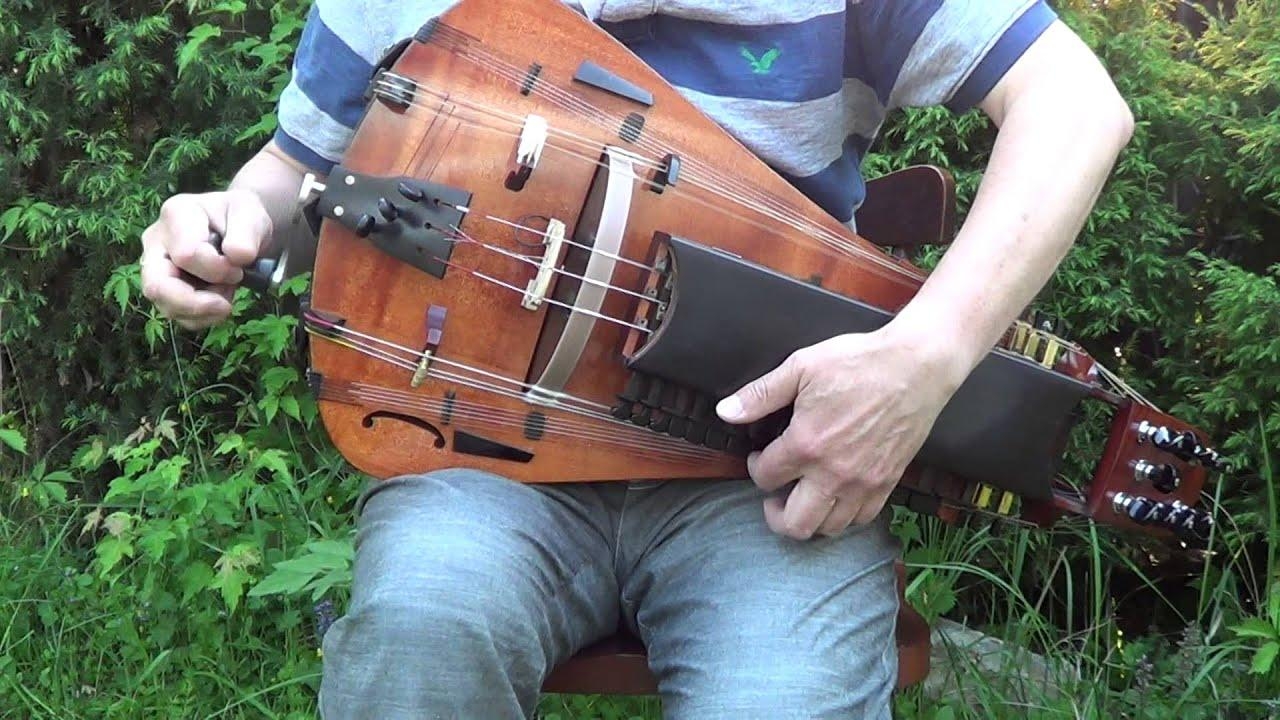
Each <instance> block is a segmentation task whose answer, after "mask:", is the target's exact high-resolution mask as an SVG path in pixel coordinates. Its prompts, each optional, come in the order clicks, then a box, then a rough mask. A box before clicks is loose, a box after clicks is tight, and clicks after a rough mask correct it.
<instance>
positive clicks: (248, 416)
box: [0, 0, 1280, 720]
mask: <svg viewBox="0 0 1280 720" xmlns="http://www.w3.org/2000/svg"><path fill="white" fill-rule="evenodd" d="M1056 6H1057V7H1058V8H1060V9H1061V10H1062V11H1063V12H1064V13H1065V14H1066V17H1067V18H1068V19H1069V21H1070V23H1071V24H1072V25H1073V26H1074V27H1076V28H1077V29H1078V30H1079V31H1080V32H1081V34H1082V35H1083V36H1084V37H1085V39H1086V40H1087V41H1088V42H1089V43H1090V44H1091V45H1092V46H1093V47H1094V48H1096V49H1097V51H1098V52H1099V53H1100V54H1101V56H1102V57H1103V58H1104V61H1105V62H1106V64H1107V66H1108V67H1109V68H1110V69H1111V70H1112V71H1113V73H1114V75H1115V76H1116V79H1117V82H1118V84H1119V85H1120V87H1121V89H1122V90H1123V92H1124V94H1125V95H1126V97H1127V98H1128V99H1129V100H1130V103H1131V105H1132V107H1133V109H1134V111H1135V114H1136V115H1137V118H1138V121H1139V126H1138V129H1137V133H1136V136H1135V138H1134V141H1133V142H1132V143H1131V145H1130V147H1129V148H1128V149H1127V151H1126V152H1125V154H1124V156H1123V158H1122V160H1121V162H1120V164H1119V167H1118V169H1117V171H1116V173H1115V176H1114V179H1113V180H1112V182H1111V183H1110V185H1109V187H1108V190H1107V192H1106V194H1105V195H1104V196H1103V197H1102V199H1101V200H1100V202H1099V205H1098V208H1097V211H1096V212H1095V213H1094V215H1093V217H1092V219H1091V221H1090V223H1089V226H1088V228H1087V230H1086V232H1085V233H1084V236H1083V237H1082V239H1081V241H1080V243H1079V245H1078V247H1077V248H1076V249H1075V251H1074V252H1073V253H1072V254H1071V256H1070V258H1069V260H1068V261H1067V262H1066V264H1065V265H1064V267H1063V268H1062V270H1061V271H1060V272H1059V273H1058V275H1057V277H1056V279H1055V280H1054V282H1053V284H1052V286H1051V287H1050V288H1049V289H1048V290H1047V291H1046V292H1045V293H1044V295H1043V296H1042V302H1043V305H1044V307H1045V308H1046V309H1048V310H1050V311H1052V312H1054V313H1055V314H1057V315H1059V316H1061V317H1062V318H1064V319H1065V320H1066V321H1067V322H1069V323H1070V325H1071V326H1072V328H1073V332H1072V336H1073V337H1074V338H1075V339H1077V340H1079V341H1081V342H1082V343H1083V344H1085V345H1086V347H1088V348H1089V349H1090V351H1091V352H1092V353H1093V354H1094V355H1095V356H1098V357H1100V358H1106V359H1108V360H1109V361H1110V364H1111V365H1112V366H1113V368H1114V369H1116V370H1118V371H1119V372H1121V374H1122V375H1124V376H1125V377H1126V378H1128V379H1130V380H1131V381H1132V382H1133V383H1134V384H1135V385H1136V386H1137V387H1138V388H1139V389H1140V390H1141V391H1142V392H1143V393H1144V394H1146V395H1147V396H1148V397H1150V398H1151V399H1152V400H1153V401H1155V402H1156V403H1157V404H1160V405H1161V406H1163V407H1166V408H1171V409H1173V410H1174V411H1175V412H1176V413H1178V414H1180V415H1183V416H1185V417H1187V418H1189V419H1192V420H1194V421H1196V422H1198V423H1199V424H1201V425H1202V426H1203V427H1206V428H1209V429H1211V430H1212V432H1213V435H1214V436H1215V437H1217V438H1220V439H1222V440H1224V441H1225V446H1226V449H1227V450H1228V452H1229V453H1230V455H1231V456H1232V458H1233V460H1234V462H1235V467H1234V468H1233V470H1232V472H1230V473H1228V474H1227V475H1225V476H1224V477H1223V478H1222V480H1221V482H1219V483H1215V484H1214V485H1213V487H1211V488H1210V489H1209V494H1210V495H1211V497H1209V498H1207V501H1209V502H1212V503H1214V504H1216V505H1217V506H1218V508H1219V509H1220V519H1221V523H1220V526H1219V531H1218V533H1217V534H1216V536H1215V537H1214V539H1213V541H1212V544H1211V546H1210V548H1209V552H1207V553H1202V554H1191V555H1189V554H1186V553H1178V552H1168V551H1166V550H1162V549H1160V548H1155V547H1147V546H1139V545H1137V544H1135V543H1134V542H1132V541H1131V540H1127V539H1124V538H1117V537H1114V536H1112V535H1111V534H1110V533H1109V532H1107V531H1105V530H1091V529H1088V528H1084V529H1080V528H1071V529H1063V530H1058V531H1054V532H1044V531H1025V530H1022V529H1019V528H1014V527H1006V526H994V527H993V526H986V525H982V524H977V525H973V526H967V527H965V526H962V527H949V526H943V525H941V524H939V523H936V522H934V521H931V520H926V519H923V518H920V517H917V516H907V515H903V516H900V518H899V522H898V524H897V527H898V530H899V533H900V534H901V536H902V537H903V538H904V540H906V542H907V545H906V547H907V559H908V561H909V563H910V567H911V581H912V584H911V591H910V600H911V602H912V603H913V604H914V605H915V606H916V607H918V608H920V609H921V610H922V611H923V612H925V613H926V614H927V615H928V617H929V618H930V619H931V620H933V619H937V618H941V617H947V618H952V619H956V620H960V621H962V622H965V623H966V624H968V625H970V626H974V627H979V628H982V629H984V630H987V631H989V632H991V633H992V634H993V635H995V636H997V637H1001V638H1005V639H1008V640H1009V641H1011V643H1012V644H1016V645H1024V646H1028V647H1031V648H1033V649H1035V650H1036V651H1038V652H1042V653H1045V654H1046V655H1047V656H1048V657H1049V658H1050V659H1051V660H1053V661H1054V662H1055V665H1054V667H1055V668H1056V669H1055V670H1054V672H1053V677H1052V680H1053V682H1052V683H1049V684H1048V686H1045V685H1044V684H1030V685H1029V684H1027V683H1018V682H1014V681H1012V680H1010V679H1009V678H1011V677H1012V674H1011V673H1008V672H999V671H991V670H984V669H982V668H978V667H973V668H963V669H962V670H961V676H962V677H961V683H962V685H963V686H964V688H965V692H964V693H951V694H949V695H948V696H947V697H944V698H942V699H933V698H929V697H926V696H925V695H924V694H923V692H922V691H921V690H920V689H913V690H911V691H908V692H905V693H903V694H901V695H900V696H899V698H898V701H897V704H898V710H899V712H900V714H901V715H902V716H903V717H911V718H915V717H918V718H937V719H939V720H941V719H944V718H955V717H1006V716H1007V717H1024V716H1033V717H1107V718H1167V717H1180V718H1188V719H1190V718H1215V717H1225V718H1277V717H1280V703H1277V701H1276V698H1277V697H1280V660H1277V658H1276V656H1277V652H1278V651H1280V563H1277V550H1278V549H1280V517H1278V511H1277V493H1278V492H1280V491H1278V489H1277V485H1276V482H1275V476H1274V474H1273V471H1272V464H1271V463H1272V460H1271V458H1270V457H1269V455H1268V451H1269V450H1272V449H1274V448H1275V447H1276V445H1277V442H1276V439H1277V437H1280V289H1278V288H1277V284H1276V281H1277V277H1278V276H1280V244H1278V243H1277V240H1280V237H1278V236H1280V209H1278V208H1280V160H1278V159H1277V157H1278V156H1280V4H1278V3H1277V1H1276V0H1255V1H1253V2H1245V1H1244V0H1241V2H1239V4H1238V7H1236V8H1235V9H1234V11H1233V12H1229V13H1227V14H1226V17H1224V18H1219V17H1215V16H1213V15H1212V14H1209V15H1203V16H1202V14H1201V13H1199V12H1197V11H1195V8H1194V6H1192V5H1190V4H1187V3H1174V2H1152V1H1148V2H1123V1H1122V2H1105V3H1103V2H1083V1H1078V2H1065V1H1064V2H1060V3H1057V4H1056ZM306 7H307V3H306V2H305V0H278V1H274V2H273V1H272V0H226V1H223V2H215V1H214V0H186V1H185V2H170V3H164V4H157V3H148V2H140V1H135V0H86V1H85V2H67V1H66V0H50V1H49V2H39V3H37V2H35V1H34V0H6V2H5V3H4V5H3V8H0V118H2V119H3V130H2V131H0V132H2V133H3V135H2V137H3V142H0V568H2V569H3V571H2V572H0V718H9V717H13V718H59V719H63V718H98V717H106V718H137V717H183V718H248V717H253V718H258V717H268V718H301V717H309V716H312V715H313V714H314V697H315V689H316V686H317V682H318V678H319V670H320V663H321V659H320V657H319V656H318V652H317V649H316V648H317V638H318V635H319V633H320V632H322V631H323V629H324V626H325V624H326V622H327V621H328V619H329V618H331V617H332V615H333V614H334V613H340V612H341V610H342V606H343V602H344V600H345V592H346V587H347V584H348V581H349V570H348V568H349V562H350V556H351V549H350V539H351V536H350V530H351V522H350V515H349V513H350V509H351V505H352V501H353V499H354V497H355V495H356V493H357V492H358V490H359V488H360V486H361V480H360V478H359V477H356V476H355V475H353V474H352V473H350V472H348V470H347V469H346V468H345V467H344V466H343V464H342V462H341V459H340V458H339V457H338V456H337V455H336V454H335V453H334V452H333V450H332V449H331V448H330V447H329V446H328V444H327V440H326V438H325V435H324V432H323V429H322V428H321V427H320V426H319V424H318V423H317V422H316V413H315V407H314V404H313V403H312V401H311V399H310V397H309V395H308V393H307V391H306V389H305V387H304V386H303V384H302V383H301V382H300V378H299V374H298V372H297V370H296V368H297V367H298V366H299V365H300V358H299V357H298V351H297V348H296V346H295V345H294V342H293V336H294V321H293V319H292V318H291V317H289V316H288V315H287V313H285V314H277V312H276V311H277V310H279V308H276V307H269V306H266V305H264V304H262V303H255V302H254V301H253V300H251V299H250V298H247V297H242V298H240V301H239V303H238V306H237V318H236V322H233V323H229V324H226V325H224V326H222V327H219V328H217V329H215V330H214V331H212V332H209V333H206V334H192V333H186V332H181V331H178V330H177V329H176V327H175V326H171V325H170V324H169V323H167V322H166V321H164V320H162V319H160V318H158V317H156V316H155V315H154V314H153V312H152V310H151V308H150V306H149V303H147V302H146V301H145V299H144V298H142V296H141V293H140V290H139V287H138V278H137V268H136V265H135V261H136V258H137V255H138V250H139V245H138V237H139V234H140V232H141V230H142V228H143V227H145V226H146V225H147V224H148V223H149V222H150V220H151V219H152V218H153V217H154V216H155V214H156V212H157V209H158V207H159V204H160V202H161V201H162V200H163V199H164V198H165V197H167V196H168V195H170V194H172V193H174V192H177V191H180V190H203V189H207V188H210V187H217V186H220V185H222V184H224V183H225V182H226V181H227V180H228V179H229V178H230V176H231V174H232V173H233V172H234V170H235V169H236V168H237V167H238V166H239V164H240V163H241V162H242V161H243V160H244V159H245V158H247V157H248V156H249V155H250V154H251V153H252V152H253V151H254V150H255V149H256V148H257V147H258V146H259V145H260V144H261V143H262V142H264V141H265V140H266V139H267V138H268V137H269V135H270V133H271V131H272V130H273V128H274V125H273V117H272V107H273V105H272V104H273V100H274V98H275V97H276V95H277V94H278V93H279V91H280V90H281V89H282V87H283V84H284V82H285V81H286V79H287V72H288V61H289V59H290V57H291V52H292V49H293V46H294V44H295V43H296V41H297V38H298V35H299V31H300V29H301V19H302V17H303V15H304V13H305V10H306ZM1079 111H1080V112H1081V113H1086V112H1088V111H1089V109H1088V108H1080V110H1079ZM991 138H992V129H991V128H990V127H989V125H988V123H986V122H985V121H984V120H983V119H982V118H981V117H979V116H978V115H976V114H969V115H965V116H963V117H958V118H956V117H951V116H948V115H947V114H945V113H943V112H938V111H916V112H911V113H906V114H902V115H899V116H897V117H895V118H894V119H893V120H892V122H891V127H890V128H889V129H888V131H887V133H886V136H885V138H884V139H883V141H882V142H881V143H879V144H878V146H877V148H876V149H875V151H876V155H875V156H874V157H873V158H871V160H870V162H869V168H870V169H871V171H872V172H873V173H880V172H884V171H887V170H889V169H892V168H896V167H901V166H904V165H906V164H910V163H914V162H932V163H936V164H940V165H944V166H947V167H950V168H952V169H953V171H954V172H955V173H956V175H957V177H958V178H959V180H960V185H961V195H962V202H964V201H965V200H966V199H967V198H969V197H971V195H972V192H973V189H974V187H975V184H976V182H977V179H978V174H979V172H980V171H981V168H982V167H983V165H984V162H985V160H986V152H987V149H988V148H989V146H990V140H991ZM292 289H293V290H294V291H297V290H298V289H299V287H298V286H296V285H295V286H294V287H293V288H292ZM1087 470H1088V468H1081V469H1080V471H1081V472H1086V471H1087ZM1005 657H1006V659H1012V658H1013V656H1012V655H1009V656H1005ZM999 659H1000V657H997V660H999ZM1012 662H1014V663H1018V661H1017V660H1016V659H1012ZM544 708H545V713H546V714H547V716H548V717H559V718H564V719H568V718H587V717H604V718H617V717H657V713H658V708H657V703H656V701H653V700H644V701H634V700H622V699H614V698H564V697H551V698H547V700H546V701H545V703H544Z"/></svg>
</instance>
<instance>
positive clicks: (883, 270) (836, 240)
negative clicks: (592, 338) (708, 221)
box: [379, 80, 923, 281]
mask: <svg viewBox="0 0 1280 720" xmlns="http://www.w3.org/2000/svg"><path fill="white" fill-rule="evenodd" d="M396 87H397V86H396V85H395V84H393V83H391V82H390V81H387V80H380V81H379V88H380V89H387V90H390V89H394V88H396ZM418 89H419V90H420V91H421V92H422V93H423V94H426V95H431V96H434V97H437V98H440V100H441V101H442V102H444V101H447V102H448V103H449V104H451V105H454V106H457V107H459V108H464V109H467V110H472V111H475V112H476V113H479V114H480V115H481V117H492V118H497V119H500V120H505V121H507V122H509V123H510V124H511V125H512V126H513V128H514V129H511V130H507V129H503V128H501V127H497V126H495V125H493V124H490V123H488V122H485V121H483V120H476V119H472V118H470V117H463V116H459V115H451V116H450V117H451V118H453V119H455V120H457V121H458V122H459V123H461V124H463V125H466V126H468V127H473V128H477V129H481V130H486V131H491V132H495V133H498V134H501V135H505V136H507V137H511V138H517V139H518V138H519V137H520V130H519V129H520V128H522V127H523V123H524V118H522V117H520V116H518V115H513V114H511V113H507V112H504V111H502V110H498V109H495V108H492V107H489V106H487V105H484V104H482V103H474V102H471V101H468V100H464V99H459V98H456V97H451V96H449V95H448V94H447V93H445V92H442V91H436V90H432V89H431V88H428V87H426V86H424V85H418ZM407 104H408V105H409V106H410V107H413V108H417V109H423V110H427V111H431V112H438V111H439V109H440V108H439V107H437V106H434V105H428V104H426V103H423V102H419V101H416V100H415V101H412V102H408V103H407ZM548 134H549V135H551V136H554V137H558V138H561V139H562V140H565V141H567V143H566V145H558V144H555V143H548V145H547V146H546V147H548V148H551V149H554V150H556V151H559V152H561V153H562V154H564V155H566V156H568V157H570V158H573V159H575V160H578V161H581V162H585V163H587V164H590V165H594V166H596V167H603V168H607V167H608V165H607V163H605V162H603V161H601V160H600V159H599V157H598V155H587V154H584V153H580V152H575V151H574V150H572V149H570V147H569V146H577V147H579V148H583V150H584V152H595V151H598V149H599V147H600V146H599V143H598V142H595V141H592V140H590V139H589V138H586V137H583V136H581V135H577V134H575V133H572V132H568V131H563V130H551V129H549V130H548ZM635 157H636V160H638V161H639V164H640V165H641V166H643V167H646V168H648V169H650V170H661V169H664V168H665V166H664V165H662V164H661V163H657V162H654V161H651V160H646V159H644V158H640V157H639V156H635ZM633 179H634V180H636V181H638V182H640V183H642V184H644V185H647V186H651V187H656V186H657V185H658V183H656V182H655V181H653V180H651V179H647V178H644V177H640V176H634V175H633ZM686 179H687V173H686ZM688 184H690V185H693V186H694V187H697V188H699V189H701V190H705V191H707V192H708V193H710V194H712V195H714V196H716V197H719V198H721V199H724V200H727V201H728V202H730V203H733V204H737V205H743V206H745V207H747V208H748V209H751V210H755V211H756V212H758V213H759V214H761V215H763V216H765V217H767V218H769V219H772V220H775V221H777V222H779V223H782V224H784V225H787V226H789V227H792V228H794V229H796V230H799V231H800V232H803V233H805V234H806V235H807V236H809V237H811V238H812V239H814V240H817V241H818V242H820V243H822V244H823V245H825V246H827V247H829V248H831V249H832V250H834V251H836V252H839V253H841V254H843V255H853V256H859V257H862V258H864V259H866V260H868V261H869V262H870V263H871V265H870V266H869V267H865V269H866V270H867V271H868V272H870V273H872V274H874V275H877V276H879V277H881V278H884V279H887V280H891V281H896V280H900V279H903V278H907V277H914V276H916V275H918V271H915V270H911V269H908V268H906V267H905V266H904V265H902V264H901V263H899V262H898V261H896V260H895V259H893V258H891V257H890V256H889V255H887V254H884V253H881V252H879V251H876V250H871V249H867V248H863V247H861V246H859V245H857V244H856V243H854V242H852V241H849V240H847V239H845V238H841V237H839V236H838V235H834V234H832V233H830V232H828V231H827V230H826V229H825V228H822V227H820V226H816V225H812V224H811V223H807V221H804V219H803V218H801V216H799V215H795V217H796V218H800V220H796V219H792V218H791V217H787V216H784V215H781V214H779V213H778V212H777V211H775V210H772V209H771V208H769V207H759V206H751V205H748V204H746V203H744V202H743V201H742V199H741V198H739V197H735V196H732V195H730V194H728V193H727V192H726V191H724V190H722V189H720V188H718V187H716V186H714V185H708V184H705V183H699V182H697V181H696V180H689V182H688ZM683 188H684V183H681V184H677V185H675V186H670V187H668V188H667V191H668V192H671V193H673V194H677V195H680V196H682V197H683V198H685V199H686V200H688V201H690V202H694V203H697V204H698V205H701V206H703V207H705V208H707V209H709V210H711V211H713V212H727V211H726V210H725V208H723V207H720V206H719V205H717V204H715V203H713V202H709V201H707V200H705V199H703V198H700V197H697V196H695V195H693V194H691V193H689V192H687V191H685V190H684V189H683ZM792 212H793V213H794V211H792ZM734 217H735V218H737V219H739V220H742V221H743V222H747V223H750V224H751V225H753V226H755V227H757V228H760V229H763V230H771V228H769V227H768V226H766V225H765V224H764V223H762V222H760V221H757V220H754V219H752V218H744V217H741V216H736V215H735V216H734ZM815 233H821V234H825V235H823V236H821V237H819V236H817V235H816V234H815ZM828 237H829V238H830V239H828ZM917 279H923V276H919V277H917Z"/></svg>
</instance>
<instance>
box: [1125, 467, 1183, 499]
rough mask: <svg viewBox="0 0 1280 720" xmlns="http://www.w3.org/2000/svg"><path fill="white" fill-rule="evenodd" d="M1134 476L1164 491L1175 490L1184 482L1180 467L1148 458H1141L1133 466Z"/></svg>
mask: <svg viewBox="0 0 1280 720" xmlns="http://www.w3.org/2000/svg"><path fill="white" fill-rule="evenodd" d="M1133 477H1134V479H1136V480H1138V481H1139V482H1143V481H1146V482H1149V483H1151V487H1153V488H1155V489H1157V490H1159V491H1160V492H1164V493H1170V492H1173V491H1174V490H1177V489H1178V486H1179V485H1180V484H1182V477H1181V476H1180V475H1179V474H1178V468H1176V467H1174V466H1173V465H1168V464H1163V463H1150V462H1147V461H1146V460H1139V461H1138V462H1137V463H1136V464H1135V465H1134V466H1133Z"/></svg>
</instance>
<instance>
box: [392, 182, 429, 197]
mask: <svg viewBox="0 0 1280 720" xmlns="http://www.w3.org/2000/svg"><path fill="white" fill-rule="evenodd" d="M396 190H399V191H400V194H401V195H403V196H405V198H407V199H409V200H411V201H413V202H422V201H423V200H425V199H426V197H427V193H426V192H424V191H423V190H422V188H418V187H414V186H413V185H410V184H409V183H407V182H404V181H401V182H400V183H399V184H398V185H396Z"/></svg>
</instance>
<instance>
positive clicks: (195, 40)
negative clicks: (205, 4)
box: [177, 24, 222, 78]
mask: <svg viewBox="0 0 1280 720" xmlns="http://www.w3.org/2000/svg"><path fill="white" fill-rule="evenodd" d="M221 36H222V28H220V27H217V26H215V25H208V24H205V25H197V26H195V27H193V28H191V31H190V32H188V33H187V42H186V44H184V45H183V46H182V49H181V50H179V51H178V66H177V67H178V77H179V78H181V77H182V74H183V73H184V72H186V70H187V67H188V66H190V65H191V63H192V62H194V61H195V59H196V58H198V57H200V49H201V46H202V45H204V44H205V42H207V41H208V40H209V39H211V38H216V37H221Z"/></svg>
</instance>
